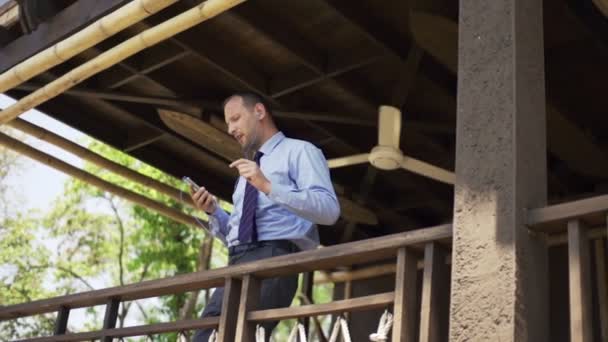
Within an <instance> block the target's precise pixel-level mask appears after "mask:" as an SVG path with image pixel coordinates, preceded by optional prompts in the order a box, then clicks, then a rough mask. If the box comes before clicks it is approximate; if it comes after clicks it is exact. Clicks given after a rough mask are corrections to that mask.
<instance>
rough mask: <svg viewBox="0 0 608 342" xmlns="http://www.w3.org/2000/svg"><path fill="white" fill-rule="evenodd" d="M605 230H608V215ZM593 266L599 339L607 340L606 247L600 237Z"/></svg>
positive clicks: (596, 244)
mask: <svg viewBox="0 0 608 342" xmlns="http://www.w3.org/2000/svg"><path fill="white" fill-rule="evenodd" d="M606 230H608V216H607V224H606ZM606 241H608V240H606ZM595 267H596V274H597V293H598V302H599V314H600V336H601V337H600V341H601V342H608V271H607V270H606V247H604V241H602V240H600V239H598V240H595Z"/></svg>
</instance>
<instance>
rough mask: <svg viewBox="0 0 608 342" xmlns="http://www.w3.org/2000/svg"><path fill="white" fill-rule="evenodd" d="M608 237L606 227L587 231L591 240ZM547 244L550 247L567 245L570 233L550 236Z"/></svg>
mask: <svg viewBox="0 0 608 342" xmlns="http://www.w3.org/2000/svg"><path fill="white" fill-rule="evenodd" d="M606 236H608V232H606V228H604V227H601V228H588V229H587V238H588V239H589V240H597V239H603V238H605V237H606ZM547 243H548V245H549V246H559V245H565V244H567V243H568V232H567V231H566V232H564V233H559V234H552V235H549V237H548V239H547Z"/></svg>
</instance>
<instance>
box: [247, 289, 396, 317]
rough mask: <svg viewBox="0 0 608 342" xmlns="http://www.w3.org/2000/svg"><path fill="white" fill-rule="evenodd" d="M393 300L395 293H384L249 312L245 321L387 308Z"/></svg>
mask: <svg viewBox="0 0 608 342" xmlns="http://www.w3.org/2000/svg"><path fill="white" fill-rule="evenodd" d="M394 300H395V293H394V292H386V293H381V294H375V295H369V296H364V297H357V298H351V299H344V300H336V301H333V302H331V303H325V304H311V305H301V306H297V307H289V308H282V309H270V310H257V311H251V312H249V313H248V314H247V320H248V321H254V322H263V321H276V320H282V319H290V318H300V317H310V316H318V315H327V314H337V313H343V312H354V311H363V310H372V309H377V308H384V307H387V306H389V305H391V304H393V301H394Z"/></svg>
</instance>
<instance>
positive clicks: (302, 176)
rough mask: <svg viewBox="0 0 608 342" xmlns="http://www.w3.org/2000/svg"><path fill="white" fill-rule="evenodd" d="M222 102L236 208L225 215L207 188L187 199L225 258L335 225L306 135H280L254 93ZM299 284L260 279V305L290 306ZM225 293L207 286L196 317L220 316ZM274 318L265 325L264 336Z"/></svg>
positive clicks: (309, 239) (307, 240)
mask: <svg viewBox="0 0 608 342" xmlns="http://www.w3.org/2000/svg"><path fill="white" fill-rule="evenodd" d="M223 109H224V118H225V120H226V124H227V125H228V133H229V134H230V135H231V136H233V137H234V139H236V141H238V143H239V144H240V145H241V147H242V149H243V154H244V156H245V157H244V158H241V159H238V160H235V161H233V162H232V163H231V164H230V167H231V168H234V169H236V170H237V171H238V173H239V175H240V177H239V179H238V181H237V183H236V185H235V189H234V193H233V195H232V201H233V204H234V211H233V212H232V214H230V215H229V214H227V213H226V212H225V211H224V210H222V209H221V208H220V207H219V206H218V204H217V201H216V199H215V196H213V195H212V194H211V193H209V192H208V191H207V190H206V189H205V188H201V189H199V190H198V191H197V192H192V200H193V201H194V203H195V204H196V207H197V208H199V209H200V210H203V211H205V212H206V213H207V214H209V226H210V229H211V232H212V234H214V235H215V236H216V237H218V238H220V239H221V240H222V241H224V243H225V244H226V245H227V246H228V252H229V264H230V265H235V264H240V263H243V262H249V261H255V260H260V259H264V258H269V257H273V256H279V255H285V254H289V253H294V252H298V251H302V250H309V249H313V248H315V247H316V246H317V245H318V244H319V233H318V231H317V225H318V224H320V225H333V224H334V223H335V222H336V221H337V220H338V217H339V216H340V206H339V204H338V200H337V198H336V193H335V191H334V188H333V186H332V183H331V180H330V176H329V169H328V167H327V161H326V160H325V157H324V156H323V153H322V152H321V150H319V149H318V148H317V147H315V146H314V145H312V144H311V143H309V142H306V141H302V140H296V139H290V138H287V137H285V135H284V134H283V133H282V132H280V131H279V130H278V129H277V127H276V125H275V123H274V121H273V119H272V112H271V109H270V108H269V106H268V105H267V104H266V103H265V101H264V100H263V98H262V97H260V96H259V95H257V94H254V93H247V92H243V93H237V94H234V95H232V96H230V97H229V98H228V99H226V101H224V106H223ZM297 286H298V275H292V276H287V277H280V278H272V279H265V280H263V281H262V286H261V297H260V305H259V309H272V308H280V307H287V306H289V305H290V304H291V301H292V300H293V296H294V295H295V292H296V289H297ZM223 292H224V291H223V288H218V289H217V290H216V291H215V292H214V293H213V296H212V297H211V299H210V301H209V303H207V305H206V306H205V309H204V310H203V313H202V316H201V317H209V316H219V315H220V313H221V306H222V299H223ZM277 324H278V322H268V323H265V324H263V326H264V328H265V330H266V332H267V336H268V337H267V338H269V337H270V335H271V331H272V329H274V327H275V326H276V325H277ZM210 334H211V330H210V329H205V330H198V331H196V333H195V335H194V341H196V342H207V341H208V338H209V335H210Z"/></svg>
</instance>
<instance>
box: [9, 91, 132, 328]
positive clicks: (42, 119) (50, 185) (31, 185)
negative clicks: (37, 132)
mask: <svg viewBox="0 0 608 342" xmlns="http://www.w3.org/2000/svg"><path fill="white" fill-rule="evenodd" d="M15 102H16V101H15V100H14V99H12V98H10V97H8V96H6V95H4V94H0V109H4V108H6V107H8V106H10V105H12V104H13V103H15ZM20 118H21V119H23V120H26V121H29V122H31V123H33V124H35V125H37V126H42V127H44V129H46V130H48V131H51V132H53V133H56V134H58V135H60V136H62V137H64V138H66V139H68V140H70V141H72V142H75V143H79V144H81V142H82V141H83V140H84V138H85V137H86V136H85V135H84V134H83V133H81V132H79V131H77V130H75V129H73V128H71V127H69V126H67V125H64V124H63V123H61V122H59V121H57V120H55V119H53V118H51V117H49V116H47V115H45V114H44V113H42V112H40V111H37V110H30V111H28V112H26V113H24V114H22V115H21V116H20ZM9 135H12V134H9ZM23 138H25V140H23ZM20 140H23V141H24V142H26V143H27V144H28V145H30V146H32V147H34V148H37V149H39V150H41V151H43V152H45V153H48V154H50V155H52V156H54V157H56V158H59V159H61V160H63V161H65V162H67V163H69V164H71V165H73V166H75V167H78V168H82V166H83V165H84V162H83V160H82V159H80V158H79V157H76V156H74V155H72V154H70V153H68V152H66V151H64V150H62V149H60V148H57V147H55V146H53V145H51V144H48V143H46V142H44V141H41V140H39V139H37V138H34V137H31V136H27V135H25V134H22V135H21V137H20ZM81 145H82V144H81ZM22 163H23V168H22V171H21V172H20V173H19V174H10V175H9V176H8V178H7V185H8V186H9V187H10V188H9V189H12V190H13V191H12V195H13V196H14V199H15V200H19V201H21V202H20V203H21V204H22V205H20V206H19V211H22V212H26V211H28V210H29V209H38V210H40V212H46V211H47V210H48V208H49V206H50V205H51V202H52V201H53V200H54V199H55V198H56V197H57V196H59V195H60V194H61V193H62V192H63V186H64V183H65V182H66V181H67V180H68V179H69V176H67V175H66V174H64V173H62V172H59V171H57V170H55V169H53V168H50V167H48V166H46V165H44V164H42V163H39V162H37V161H35V160H32V159H29V158H27V157H24V158H22ZM9 191H10V190H9ZM41 243H44V244H45V245H46V246H47V248H49V249H50V250H53V247H54V246H53V244H55V245H56V244H57V243H56V242H54V241H53V240H50V239H43V241H41ZM0 272H3V270H2V269H0ZM5 272H6V271H5ZM89 282H90V283H91V284H92V285H93V286H94V287H95V288H102V287H105V286H104V282H103V279H90V280H89ZM98 310H101V311H102V312H103V308H102V307H99V308H98ZM84 314H85V309H80V310H74V311H73V312H71V313H70V318H69V325H70V327H71V328H74V327H75V328H76V329H79V328H80V327H81V326H82V323H83V322H84ZM102 315H103V313H102ZM129 316H130V318H131V320H129V319H127V325H129V324H132V323H134V321H133V320H135V319H138V318H139V317H137V316H139V315H137V316H136V317H133V316H132V315H129Z"/></svg>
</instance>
